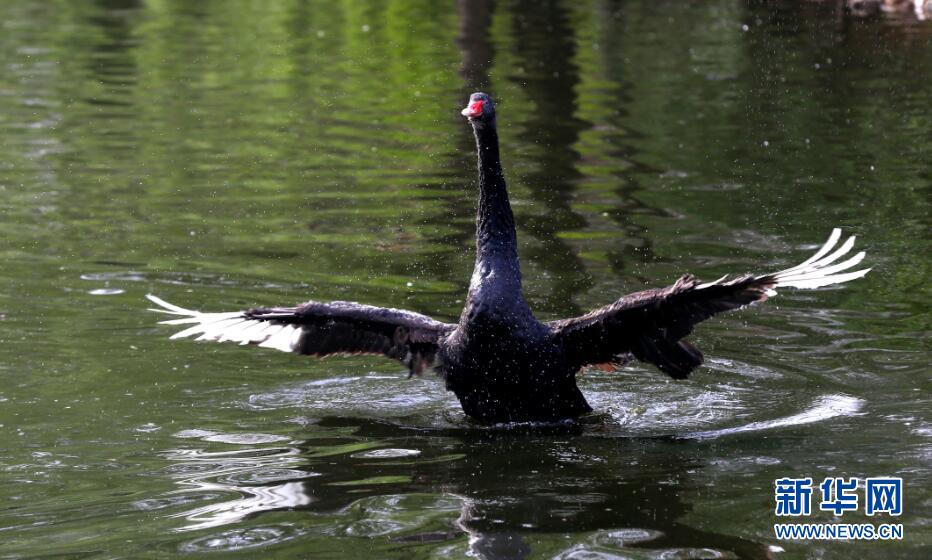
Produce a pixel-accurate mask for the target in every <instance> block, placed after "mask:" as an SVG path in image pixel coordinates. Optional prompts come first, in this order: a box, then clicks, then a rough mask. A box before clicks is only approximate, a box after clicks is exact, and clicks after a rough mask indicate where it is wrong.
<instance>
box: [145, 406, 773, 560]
mask: <svg viewBox="0 0 932 560" xmlns="http://www.w3.org/2000/svg"><path fill="white" fill-rule="evenodd" d="M311 434H313V435H315V436H316V437H313V438H309V439H307V440H305V441H303V442H299V443H297V444H296V447H288V448H281V447H279V448H276V447H254V446H250V447H247V448H240V449H236V450H233V451H224V452H209V451H206V450H205V449H198V448H196V447H188V448H186V449H179V450H174V451H171V452H168V453H166V454H165V458H166V460H168V461H169V462H170V465H169V467H168V468H167V469H166V472H168V473H170V476H171V477H172V478H174V479H175V480H176V483H177V484H178V486H179V487H180V488H179V489H177V490H173V491H171V492H168V493H167V494H166V496H165V497H163V498H159V499H156V500H149V501H145V502H140V503H139V504H137V505H138V507H140V508H141V509H148V510H154V509H167V510H169V511H172V513H170V514H169V515H170V516H171V517H181V518H184V519H185V520H186V524H185V525H184V526H183V527H181V528H180V530H182V531H185V532H187V531H194V530H203V529H209V528H212V527H223V526H226V525H232V524H236V523H237V522H239V521H242V520H243V519H247V518H248V519H256V520H261V521H262V523H261V524H260V525H256V526H255V527H253V528H252V529H250V530H249V531H248V537H246V536H244V535H243V534H241V533H240V532H237V531H233V532H231V531H229V530H223V531H220V532H215V533H212V535H213V536H211V537H205V538H199V539H196V540H195V541H189V542H188V544H187V545H185V546H186V547H191V546H198V547H201V548H204V549H208V548H209V549H213V550H236V549H239V548H243V547H251V546H255V544H256V541H257V540H261V539H263V538H266V537H267V538H268V539H270V540H272V541H275V542H277V541H279V540H281V539H282V538H283V537H282V528H281V527H278V526H275V525H269V522H268V521H266V520H265V519H264V517H263V516H260V515H259V514H262V513H266V514H268V513H271V512H274V511H291V512H304V513H305V514H310V515H303V516H301V517H300V518H296V517H293V516H292V522H291V523H289V524H287V527H288V533H289V536H288V537H287V538H297V537H298V536H301V537H302V538H309V539H312V538H317V537H323V536H345V537H357V538H358V537H366V538H375V537H382V536H385V537H390V539H389V542H390V543H425V542H433V543H449V544H446V545H444V548H443V549H442V551H443V553H444V554H450V553H453V554H471V555H474V556H478V557H481V558H489V559H497V558H502V559H504V558H525V557H528V556H529V555H530V552H531V550H532V549H537V548H539V547H544V549H547V550H552V551H553V552H558V551H560V550H562V552H559V554H557V555H556V556H557V557H577V556H576V555H579V554H583V553H591V554H598V553H600V552H599V551H602V553H609V552H610V551H615V552H616V553H622V552H624V551H626V550H629V549H630V550H632V551H637V550H638V549H641V548H644V549H649V550H651V549H657V550H668V551H672V550H687V549H691V550H702V549H707V550H714V551H716V554H725V555H732V554H738V555H740V556H742V557H749V558H765V557H767V554H768V549H767V548H766V547H765V546H763V545H760V544H756V543H753V542H750V541H745V540H743V539H739V538H734V537H729V536H726V535H721V534H716V533H714V532H709V531H699V530H696V529H693V528H690V527H688V526H685V525H682V524H681V523H680V522H679V519H680V518H681V517H682V516H683V515H684V513H685V512H686V511H688V509H689V508H688V506H686V505H685V504H683V503H682V502H681V499H680V497H679V494H678V492H679V490H678V486H677V484H676V483H675V481H677V480H680V479H681V478H684V477H688V474H689V473H694V472H696V469H698V468H701V461H700V462H696V461H695V460H691V459H688V458H687V455H681V454H680V453H679V452H678V450H677V447H678V446H676V445H675V444H672V443H664V442H661V441H650V440H631V441H628V442H624V441H622V442H619V443H618V444H617V448H616V449H615V450H613V451H612V452H611V453H609V454H606V453H605V449H604V446H602V445H601V440H600V439H598V438H582V439H579V438H576V437H574V436H572V435H571V434H570V433H568V432H564V433H563V435H562V436H560V435H559V432H552V431H549V430H548V431H545V432H540V433H539V434H536V433H535V431H534V430H532V431H531V432H525V433H522V434H519V435H515V434H513V433H511V432H507V431H499V432H495V431H483V430H476V429H468V428H467V429H439V430H437V429H433V430H428V431H426V432H425V431H424V430H422V429H419V428H418V429H412V428H404V427H400V426H397V425H393V424H388V423H384V422H370V421H362V422H360V421H359V420H353V419H349V420H346V419H337V418H327V419H322V420H321V421H320V422H318V423H316V424H315V425H314V429H313V430H312V431H311ZM337 434H344V435H337ZM182 435H184V436H185V437H189V436H190V435H191V432H188V433H186V434H182ZM554 436H556V439H555V438H554ZM567 437H569V438H570V439H566V438H567ZM200 439H201V440H202V441H205V442H206V441H208V437H207V436H204V437H201V438H200ZM374 442H378V443H374ZM397 442H405V443H406V444H408V443H417V444H420V445H421V446H422V447H423V448H422V449H400V448H385V447H383V448H381V449H373V450H369V451H359V450H360V449H365V448H366V447H371V446H372V445H391V444H394V443H397ZM194 445H195V446H196V444H194ZM661 458H662V464H656V463H654V461H656V460H658V459H661ZM607 467H611V468H614V469H620V470H621V471H622V472H621V473H616V475H615V476H614V477H610V478H608V479H605V478H604V477H603V474H602V473H603V472H604V469H605V468H607ZM622 474H623V475H624V476H619V475H622ZM386 490H388V492H387V493H386ZM231 495H232V496H236V498H235V499H228V497H229V496H231ZM179 496H187V499H184V500H179V499H178V497H179ZM173 498H174V499H173ZM204 502H208V503H207V504H206V505H196V506H195V507H191V506H192V504H198V503H204ZM275 527H278V529H279V530H273V529H274V528H275ZM569 527H572V531H573V532H575V533H579V534H581V535H586V538H584V539H582V540H577V541H575V542H573V543H570V546H569V547H568V548H567V546H566V545H567V543H565V542H563V541H564V538H563V537H561V536H560V534H561V533H562V532H563V531H564V530H566V529H567V528H569ZM232 533H235V534H237V535H238V539H231V538H230V535H231V534H232ZM239 539H242V540H243V542H240V540H239ZM564 549H565V550H564Z"/></svg>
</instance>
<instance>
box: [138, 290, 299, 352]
mask: <svg viewBox="0 0 932 560" xmlns="http://www.w3.org/2000/svg"><path fill="white" fill-rule="evenodd" d="M146 298H147V299H148V300H149V301H151V302H152V303H154V304H156V305H158V306H159V308H151V310H152V311H156V312H158V313H166V314H168V315H176V316H180V318H177V319H168V320H165V321H159V324H161V325H188V326H186V327H185V328H184V329H182V330H180V331H178V332H176V333H174V334H172V335H171V336H170V337H168V338H169V340H177V339H179V338H187V337H189V336H197V338H196V339H195V340H209V341H214V342H227V341H231V342H238V343H240V344H258V345H259V346H261V347H263V348H274V349H276V350H281V351H283V352H293V351H294V349H295V348H297V347H298V345H299V344H300V339H301V334H302V331H303V329H301V327H299V326H296V325H283V324H280V323H279V324H276V323H273V322H271V321H261V320H258V319H248V318H246V317H245V316H244V315H243V313H242V312H241V311H233V312H228V313H201V312H200V311H193V310H191V309H185V308H183V307H179V306H177V305H174V304H171V303H168V302H167V301H165V300H163V299H161V298H159V297H157V296H154V295H152V294H146Z"/></svg>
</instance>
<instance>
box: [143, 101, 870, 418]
mask: <svg viewBox="0 0 932 560" xmlns="http://www.w3.org/2000/svg"><path fill="white" fill-rule="evenodd" d="M462 113H463V115H464V116H466V117H467V118H468V119H469V122H470V123H471V124H472V128H473V132H474V133H475V137H476V148H477V152H478V160H479V205H478V213H477V218H476V264H475V267H474V270H473V275H472V280H471V282H470V285H469V294H468V296H467V299H466V304H465V307H464V309H463V312H462V314H461V316H460V319H459V322H458V323H457V324H449V323H442V322H439V321H435V320H434V319H431V318H430V317H427V316H426V315H421V314H418V313H413V312H410V311H402V310H398V309H387V308H381V307H373V306H369V305H363V304H359V303H354V302H339V301H338V302H330V303H322V302H314V301H311V302H307V303H304V304H301V305H298V306H295V307H275V308H259V309H250V310H247V311H237V312H232V313H201V312H198V311H191V310H188V309H184V308H181V307H178V306H175V305H172V304H170V303H167V302H165V301H163V300H161V299H159V298H157V297H155V296H151V295H150V296H148V297H149V299H150V300H151V301H153V302H154V303H156V304H158V305H159V306H160V309H155V311H160V312H164V313H168V314H170V315H175V316H177V317H178V318H174V319H169V320H167V321H163V323H166V324H173V325H182V324H186V325H190V326H189V327H188V328H186V329H184V330H182V331H180V332H178V333H176V334H175V335H173V336H172V338H182V337H186V336H191V335H194V334H199V335H200V336H199V338H198V340H213V341H220V342H223V341H228V340H229V341H235V342H239V343H240V344H257V345H258V346H260V347H266V348H275V349H278V350H283V351H286V352H295V353H298V354H306V355H315V356H323V355H332V354H381V355H384V356H387V357H390V358H394V359H397V360H400V361H401V362H402V363H404V364H405V365H406V366H407V367H408V369H409V372H410V373H411V374H412V375H413V374H416V373H420V372H422V371H424V370H425V369H427V368H429V367H434V368H435V369H436V370H437V371H438V372H439V373H440V374H441V375H442V376H443V377H444V379H445V380H446V386H447V388H448V389H449V390H451V391H453V392H454V393H455V394H456V396H457V397H458V398H459V401H460V403H461V404H462V406H463V410H464V411H465V412H466V414H467V415H469V416H471V417H473V418H475V419H476V420H478V421H480V422H484V423H502V422H524V421H556V420H563V419H572V418H576V417H578V416H580V415H582V414H585V413H586V412H589V411H590V410H591V408H590V406H589V404H588V403H587V402H586V399H585V397H583V394H582V392H580V390H579V388H578V387H577V386H576V374H577V372H578V371H579V370H580V369H582V368H584V367H586V366H599V367H602V368H606V367H614V366H616V365H618V364H621V363H623V362H625V361H626V360H627V359H628V358H629V357H631V356H633V357H635V358H637V359H639V360H642V361H646V362H650V363H652V364H654V365H656V366H657V367H658V368H659V369H660V370H661V371H663V372H665V373H667V374H668V375H670V376H671V377H673V378H675V379H684V378H686V377H687V376H688V375H689V373H690V372H691V371H692V370H693V369H695V368H696V367H698V366H699V365H700V364H701V363H702V353H701V352H699V350H698V349H696V348H695V347H693V346H692V345H690V344H689V343H688V342H686V341H685V340H684V337H685V336H687V335H688V334H689V333H690V332H691V331H692V328H693V326H694V325H695V324H697V323H699V322H701V321H704V320H705V319H708V318H709V317H711V316H712V315H714V314H716V313H719V312H722V311H727V310H730V309H737V308H739V307H743V306H745V305H748V304H750V303H754V302H758V301H763V300H765V299H767V298H768V297H770V296H772V295H774V294H775V293H776V292H775V290H776V288H777V287H783V286H787V287H796V288H817V287H820V286H826V285H830V284H837V283H841V282H846V281H848V280H853V279H855V278H860V277H861V276H864V275H865V274H866V273H867V272H868V270H869V269H862V270H858V271H855V272H842V271H845V270H847V269H849V268H851V267H854V266H855V265H857V264H858V263H859V262H861V260H863V258H864V253H863V252H861V253H858V254H856V255H854V256H853V257H850V258H848V259H847V260H844V261H842V262H838V261H839V259H840V258H841V257H842V256H844V255H846V254H847V253H848V252H850V250H851V248H852V247H853V245H854V237H851V238H849V239H848V240H847V241H846V242H845V243H843V244H842V245H841V246H840V247H839V248H837V249H835V246H836V244H837V243H838V241H839V238H840V236H841V231H840V230H838V229H835V230H834V231H833V232H832V235H831V236H830V237H829V240H828V242H826V243H825V245H823V246H822V248H821V249H820V250H819V251H818V252H816V254H815V255H813V256H812V257H810V258H809V259H807V260H806V261H805V262H803V263H802V264H800V265H797V266H794V267H792V268H788V269H786V270H783V271H780V272H776V273H771V274H764V275H751V274H746V275H743V276H738V277H737V278H734V279H732V280H727V279H726V278H721V279H719V280H717V281H715V282H709V283H702V282H701V281H699V280H697V279H696V278H694V277H692V276H690V275H686V276H683V277H682V278H680V279H679V280H677V281H676V283H674V284H673V285H672V286H668V287H666V288H660V289H653V290H645V291H643V292H638V293H634V294H630V295H628V296H625V297H622V298H621V299H619V300H617V301H615V302H614V303H612V304H610V305H607V306H605V307H602V308H599V309H596V310H594V311H592V312H591V313H589V314H587V315H583V316H581V317H576V318H572V319H564V320H560V321H552V322H549V323H543V322H540V321H538V320H537V319H536V318H535V317H534V314H533V313H532V312H531V309H530V308H529V307H528V305H527V303H526V302H525V300H524V295H523V291H522V287H521V269H520V266H519V264H518V251H517V238H516V234H515V223H514V216H513V215H512V212H511V204H510V203H509V200H508V191H507V188H506V185H505V177H504V173H503V172H502V166H501V160H500V157H499V146H498V132H497V128H496V116H495V105H494V102H493V101H492V99H491V98H490V97H489V96H488V95H486V94H484V93H474V94H473V95H472V96H471V97H470V100H469V105H468V106H467V108H466V109H463V111H462ZM833 249H835V250H834V251H833Z"/></svg>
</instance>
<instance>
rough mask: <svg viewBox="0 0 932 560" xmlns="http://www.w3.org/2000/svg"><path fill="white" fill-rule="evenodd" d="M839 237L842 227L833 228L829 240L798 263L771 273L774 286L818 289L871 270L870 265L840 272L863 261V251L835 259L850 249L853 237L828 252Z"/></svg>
mask: <svg viewBox="0 0 932 560" xmlns="http://www.w3.org/2000/svg"><path fill="white" fill-rule="evenodd" d="M839 239H841V228H834V229H832V234H831V235H830V236H829V238H828V241H827V242H826V243H825V244H824V245H823V246H822V247H821V248H820V249H819V250H818V251H817V252H816V253H815V254H814V255H812V256H811V257H809V258H808V259H806V260H805V261H803V262H802V263H801V264H798V265H796V266H794V267H791V268H787V269H786V270H781V271H780V272H776V273H774V274H773V275H772V276H773V277H774V279H775V280H776V283H775V284H774V287H775V288H776V287H791V288H799V289H804V290H808V289H814V288H821V287H823V286H830V285H833V284H841V283H843V282H849V281H851V280H856V279H858V278H862V277H863V276H864V275H866V274H867V273H868V272H870V271H871V269H870V268H864V269H861V270H856V271H854V272H843V271H845V270H848V269H850V268H852V267H854V266H856V265H858V264H859V263H860V262H861V261H862V260H864V257H865V256H866V253H865V252H864V251H861V252H859V253H857V254H856V255H854V256H853V257H850V258H848V259H847V260H844V261H842V262H837V261H838V260H839V259H841V257H843V256H845V255H847V254H848V253H849V252H851V249H852V248H853V247H854V241H855V239H856V238H855V236H853V235H852V236H851V237H849V238H848V239H847V240H846V241H845V242H844V243H842V245H841V247H839V248H838V249H836V250H835V251H834V252H831V253H830V251H832V249H834V248H835V245H836V244H837V243H838V240H839ZM829 253H830V254H829ZM826 255H827V256H826ZM774 293H775V292H774ZM768 295H770V294H768Z"/></svg>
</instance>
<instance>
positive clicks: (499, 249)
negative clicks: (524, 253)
mask: <svg viewBox="0 0 932 560" xmlns="http://www.w3.org/2000/svg"><path fill="white" fill-rule="evenodd" d="M473 128H474V131H475V134H476V148H477V151H478V155H479V210H478V214H477V217H476V265H475V268H474V270H473V277H472V282H471V283H470V290H469V291H470V296H469V298H470V300H471V302H472V303H476V302H478V301H479V300H482V301H485V302H491V301H493V300H495V305H497V306H498V305H504V306H506V307H513V306H514V305H518V306H522V307H526V304H525V303H524V298H523V296H522V293H521V269H520V267H519V264H518V241H517V236H516V234H515V218H514V215H513V214H512V212H511V203H510V202H509V200H508V189H507V187H506V186H505V175H504V173H503V171H502V164H501V159H500V157H499V151H498V132H497V131H496V129H495V123H494V121H493V122H491V123H482V124H474V125H473Z"/></svg>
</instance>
